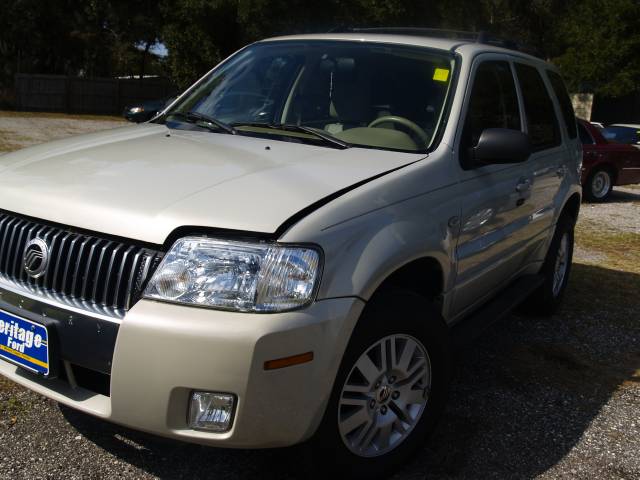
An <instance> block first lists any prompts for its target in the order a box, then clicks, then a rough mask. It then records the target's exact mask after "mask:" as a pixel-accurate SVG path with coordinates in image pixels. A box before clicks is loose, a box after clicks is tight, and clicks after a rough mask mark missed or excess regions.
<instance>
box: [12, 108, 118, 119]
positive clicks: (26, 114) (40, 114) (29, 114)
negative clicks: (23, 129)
mask: <svg viewBox="0 0 640 480" xmlns="http://www.w3.org/2000/svg"><path fill="white" fill-rule="evenodd" d="M0 117H19V118H61V119H67V120H108V121H111V122H126V120H125V119H124V118H122V117H118V116H114V115H84V114H69V113H56V112H14V111H12V110H0Z"/></svg>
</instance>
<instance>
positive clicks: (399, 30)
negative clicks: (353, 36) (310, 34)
mask: <svg viewBox="0 0 640 480" xmlns="http://www.w3.org/2000/svg"><path fill="white" fill-rule="evenodd" d="M331 33H380V34H391V35H411V36H418V37H435V38H448V39H452V40H461V41H465V42H473V43H482V44H484V45H492V46H494V47H501V48H507V49H509V50H517V51H519V52H523V53H528V54H530V55H535V56H540V55H539V54H538V52H536V51H535V50H534V49H532V48H530V47H527V46H525V45H522V44H520V43H518V42H515V41H513V40H508V39H505V38H501V37H498V36H496V35H493V34H491V33H489V32H484V31H481V32H468V31H464V30H447V29H443V28H420V27H370V28H339V29H334V30H332V31H331Z"/></svg>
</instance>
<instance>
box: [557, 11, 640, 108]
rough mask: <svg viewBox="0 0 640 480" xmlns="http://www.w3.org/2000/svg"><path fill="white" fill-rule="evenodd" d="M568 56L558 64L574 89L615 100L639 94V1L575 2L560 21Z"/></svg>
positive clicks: (565, 50)
mask: <svg viewBox="0 0 640 480" xmlns="http://www.w3.org/2000/svg"><path fill="white" fill-rule="evenodd" d="M560 29H561V31H562V32H563V38H564V39H565V45H564V47H565V48H564V52H563V53H561V54H560V55H558V56H557V58H556V59H555V62H556V63H557V64H558V65H559V67H560V68H561V69H562V71H563V73H564V75H565V78H566V79H567V80H568V82H569V85H570V89H571V90H572V91H576V92H595V93H597V94H603V95H606V96H611V97H617V96H623V95H626V94H628V93H632V92H637V91H638V89H639V85H638V80H639V79H640V55H639V54H640V3H639V2H637V1H635V0H606V1H603V0H584V1H581V2H577V1H574V2H573V8H571V10H570V14H569V15H568V16H567V17H566V19H565V20H564V21H563V22H562V23H561V25H560Z"/></svg>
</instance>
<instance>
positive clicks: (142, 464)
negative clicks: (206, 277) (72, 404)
mask: <svg viewBox="0 0 640 480" xmlns="http://www.w3.org/2000/svg"><path fill="white" fill-rule="evenodd" d="M638 291H640V275H637V274H632V273H625V272H620V271H615V270H609V269H605V268H600V267H596V266H588V265H581V264H576V265H574V270H573V272H572V279H571V282H570V288H569V290H568V292H567V298H566V299H565V300H566V301H565V305H564V307H563V309H562V311H561V312H559V314H558V315H556V316H554V317H552V318H549V319H538V318H531V317H524V316H522V317H520V316H515V315H514V316H511V317H509V318H507V319H506V320H505V321H502V322H500V323H498V324H496V325H495V326H494V327H492V328H491V329H490V330H489V331H487V332H486V333H485V334H484V335H483V337H482V338H481V339H480V340H479V341H478V342H477V343H476V344H475V345H474V346H473V347H471V348H469V349H468V350H466V351H465V352H463V353H462V354H461V356H460V357H459V362H458V364H459V367H458V372H457V375H456V377H455V379H454V383H453V386H452V392H451V400H450V402H449V406H448V408H447V412H446V414H445V416H444V418H443V420H442V422H441V423H440V424H439V426H438V428H437V430H436V432H435V433H434V435H433V436H432V437H431V438H430V439H429V440H428V441H427V442H426V443H425V446H424V448H423V449H422V451H421V452H420V453H419V454H418V456H417V457H416V458H415V459H414V460H413V461H412V462H411V463H410V464H409V465H407V467H406V468H405V469H404V470H403V471H401V472H399V473H398V475H397V476H396V478H412V479H413V478H416V479H417V478H489V477H491V478H532V477H534V476H536V475H540V474H543V473H544V472H546V471H548V470H549V469H550V468H552V467H554V466H555V465H556V464H558V462H560V461H561V460H562V459H563V458H564V457H565V456H566V455H567V454H568V453H569V452H570V451H571V450H572V448H573V447H574V446H575V445H576V444H577V442H578V441H579V440H580V438H581V437H582V435H583V433H584V432H585V430H586V429H587V428H588V427H589V425H590V424H591V422H592V421H593V420H594V418H595V417H596V416H597V415H598V414H599V412H600V411H601V409H602V407H603V405H604V404H605V403H607V402H608V401H609V399H610V398H611V396H612V395H613V394H614V393H615V392H616V391H617V390H618V389H620V388H623V387H624V385H627V384H633V383H636V382H640V377H638V369H640V354H639V353H638V352H640V345H639V343H638V342H639V340H638V338H640V335H639V333H640V327H639V326H638V324H637V322H636V318H637V317H638V312H639V311H640V299H638V298H637V292H638ZM625 292H634V295H633V296H632V297H629V296H628V295H626V294H625ZM621 298H626V300H625V301H620V299H621ZM150 400H151V399H150ZM151 401H152V400H151ZM60 408H61V410H62V412H63V414H64V416H65V417H66V418H67V420H68V421H69V422H70V423H71V424H72V425H73V426H74V427H75V428H76V429H77V430H78V431H79V432H80V433H82V434H83V435H84V436H85V437H87V438H88V439H89V440H91V441H93V442H94V443H96V444H97V445H98V446H100V447H102V448H103V449H105V450H107V451H108V452H111V453H112V454H113V455H115V456H117V457H118V458H119V459H120V460H122V461H125V462H128V463H130V464H133V465H135V466H136V467H138V468H141V469H143V470H145V471H147V472H149V473H150V474H153V475H156V476H158V477H161V478H238V479H241V478H263V479H270V478H297V477H296V475H297V472H300V471H301V464H300V463H299V462H300V461H301V460H299V458H300V455H299V454H298V449H296V448H293V449H284V450H275V451H235V450H221V449H211V448H205V447H199V446H193V445H186V444H180V443H176V442H172V441H166V440H163V439H158V438H155V437H150V436H147V435H144V434H140V433H137V432H133V431H131V430H128V429H124V428H122V427H118V426H114V425H110V424H107V423H104V422H102V421H100V420H97V419H94V418H92V417H89V416H86V415H84V414H80V413H78V412H75V411H73V410H69V409H67V408H64V407H60ZM618 473H619V474H622V473H624V472H618Z"/></svg>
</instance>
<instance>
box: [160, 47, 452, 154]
mask: <svg viewBox="0 0 640 480" xmlns="http://www.w3.org/2000/svg"><path fill="white" fill-rule="evenodd" d="M453 62H454V60H453V56H452V55H451V54H449V53H448V52H442V53H439V52H437V51H433V50H430V49H426V48H417V47H408V46H396V45H388V44H372V43H360V42H337V41H306V42H299V41H281V42H265V43H258V44H255V45H252V46H250V47H248V48H246V49H245V50H243V51H241V52H240V53H238V54H236V55H235V56H234V57H232V58H231V59H230V60H229V61H227V62H225V63H224V64H222V65H221V66H220V67H219V68H217V69H215V70H214V71H213V72H211V73H210V74H209V75H207V76H206V77H205V78H203V79H202V80H201V81H200V82H199V83H198V84H196V86H195V87H194V88H193V89H192V90H191V91H190V92H189V93H188V94H187V95H186V96H185V98H183V99H182V100H181V101H180V102H178V103H177V104H176V105H174V107H173V108H172V109H171V110H170V111H169V112H167V113H166V114H165V115H163V117H161V119H160V121H165V122H166V124H167V126H169V128H179V129H194V128H202V123H201V122H198V121H195V120H194V118H196V116H197V117H198V118H200V119H202V118H204V117H208V118H209V119H210V120H216V121H218V122H222V123H224V124H226V126H231V127H235V128H234V129H233V132H232V133H236V134H242V135H251V136H261V137H269V138H271V137H276V138H277V139H278V140H285V141H296V142H310V143H322V141H323V140H324V141H325V143H327V141H330V140H331V139H335V140H340V142H337V143H338V144H340V143H342V144H343V145H349V146H354V145H355V146H363V147H370V148H382V149H392V150H402V151H411V152H417V151H425V150H427V149H428V148H429V147H430V146H431V144H432V143H433V139H434V136H435V133H436V131H437V129H438V125H439V123H440V122H441V117H442V116H443V111H444V105H445V99H446V97H447V94H448V91H449V85H450V82H451V77H452V71H453ZM190 114H191V115H190ZM193 114H196V115H195V116H194V115H193ZM189 118H191V120H192V121H190V122H189V121H188V120H189ZM261 125H264V127H261ZM211 126H212V125H211V122H209V124H208V125H207V127H209V128H208V129H209V130H212V131H214V130H215V128H210V127H211ZM267 127H269V128H267ZM292 127H297V128H292ZM299 127H303V128H299Z"/></svg>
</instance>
